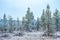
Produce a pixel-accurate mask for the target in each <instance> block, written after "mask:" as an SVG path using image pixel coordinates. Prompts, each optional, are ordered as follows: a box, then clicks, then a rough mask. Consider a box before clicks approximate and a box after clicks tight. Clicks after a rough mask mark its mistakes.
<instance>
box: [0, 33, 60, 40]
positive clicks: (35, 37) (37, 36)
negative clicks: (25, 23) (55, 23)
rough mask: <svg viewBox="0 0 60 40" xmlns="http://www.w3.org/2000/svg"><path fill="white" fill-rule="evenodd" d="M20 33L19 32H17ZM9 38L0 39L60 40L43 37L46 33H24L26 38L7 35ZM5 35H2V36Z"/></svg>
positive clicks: (2, 38)
mask: <svg viewBox="0 0 60 40" xmlns="http://www.w3.org/2000/svg"><path fill="white" fill-rule="evenodd" d="M17 33H18V32H17ZM5 34H8V35H9V37H0V40H60V38H55V39H54V38H48V37H42V35H43V34H44V32H24V34H25V35H24V36H13V35H14V33H5ZM1 35H3V34H0V36H1Z"/></svg>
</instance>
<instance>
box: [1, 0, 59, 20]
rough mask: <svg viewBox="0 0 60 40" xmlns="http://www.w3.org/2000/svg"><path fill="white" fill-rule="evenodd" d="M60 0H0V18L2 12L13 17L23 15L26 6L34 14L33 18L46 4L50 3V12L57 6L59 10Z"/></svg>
mask: <svg viewBox="0 0 60 40" xmlns="http://www.w3.org/2000/svg"><path fill="white" fill-rule="evenodd" d="M59 3H60V0H0V18H2V17H3V15H4V13H5V14H6V16H7V18H8V16H12V18H13V19H17V17H19V19H20V20H22V17H24V16H25V14H26V11H27V9H28V7H29V8H30V10H31V12H33V14H34V18H35V19H36V18H37V17H40V16H41V14H42V10H43V9H45V10H46V6H47V4H49V5H50V10H51V13H53V12H54V11H55V9H56V8H57V9H58V10H59V11H60V5H59Z"/></svg>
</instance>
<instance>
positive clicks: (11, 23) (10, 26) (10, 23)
mask: <svg viewBox="0 0 60 40" xmlns="http://www.w3.org/2000/svg"><path fill="white" fill-rule="evenodd" d="M9 32H13V20H12V17H11V16H10V17H9Z"/></svg>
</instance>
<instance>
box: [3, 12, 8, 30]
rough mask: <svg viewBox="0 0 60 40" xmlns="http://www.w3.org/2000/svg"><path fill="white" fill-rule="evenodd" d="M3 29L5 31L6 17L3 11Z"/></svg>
mask: <svg viewBox="0 0 60 40" xmlns="http://www.w3.org/2000/svg"><path fill="white" fill-rule="evenodd" d="M3 31H7V18H6V14H5V13H4V16H3Z"/></svg>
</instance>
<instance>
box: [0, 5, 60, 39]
mask: <svg viewBox="0 0 60 40" xmlns="http://www.w3.org/2000/svg"><path fill="white" fill-rule="evenodd" d="M12 37H13V38H12ZM14 37H15V38H14ZM24 39H25V40H59V39H60V12H59V10H58V9H55V11H54V12H53V15H52V14H51V10H50V5H49V4H47V5H46V9H42V15H41V17H37V19H35V18H34V13H33V12H31V10H30V8H27V11H26V14H25V16H23V18H22V21H21V20H19V17H17V19H16V20H13V18H12V16H9V17H7V15H6V14H5V13H4V15H3V19H2V18H0V40H24Z"/></svg>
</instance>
